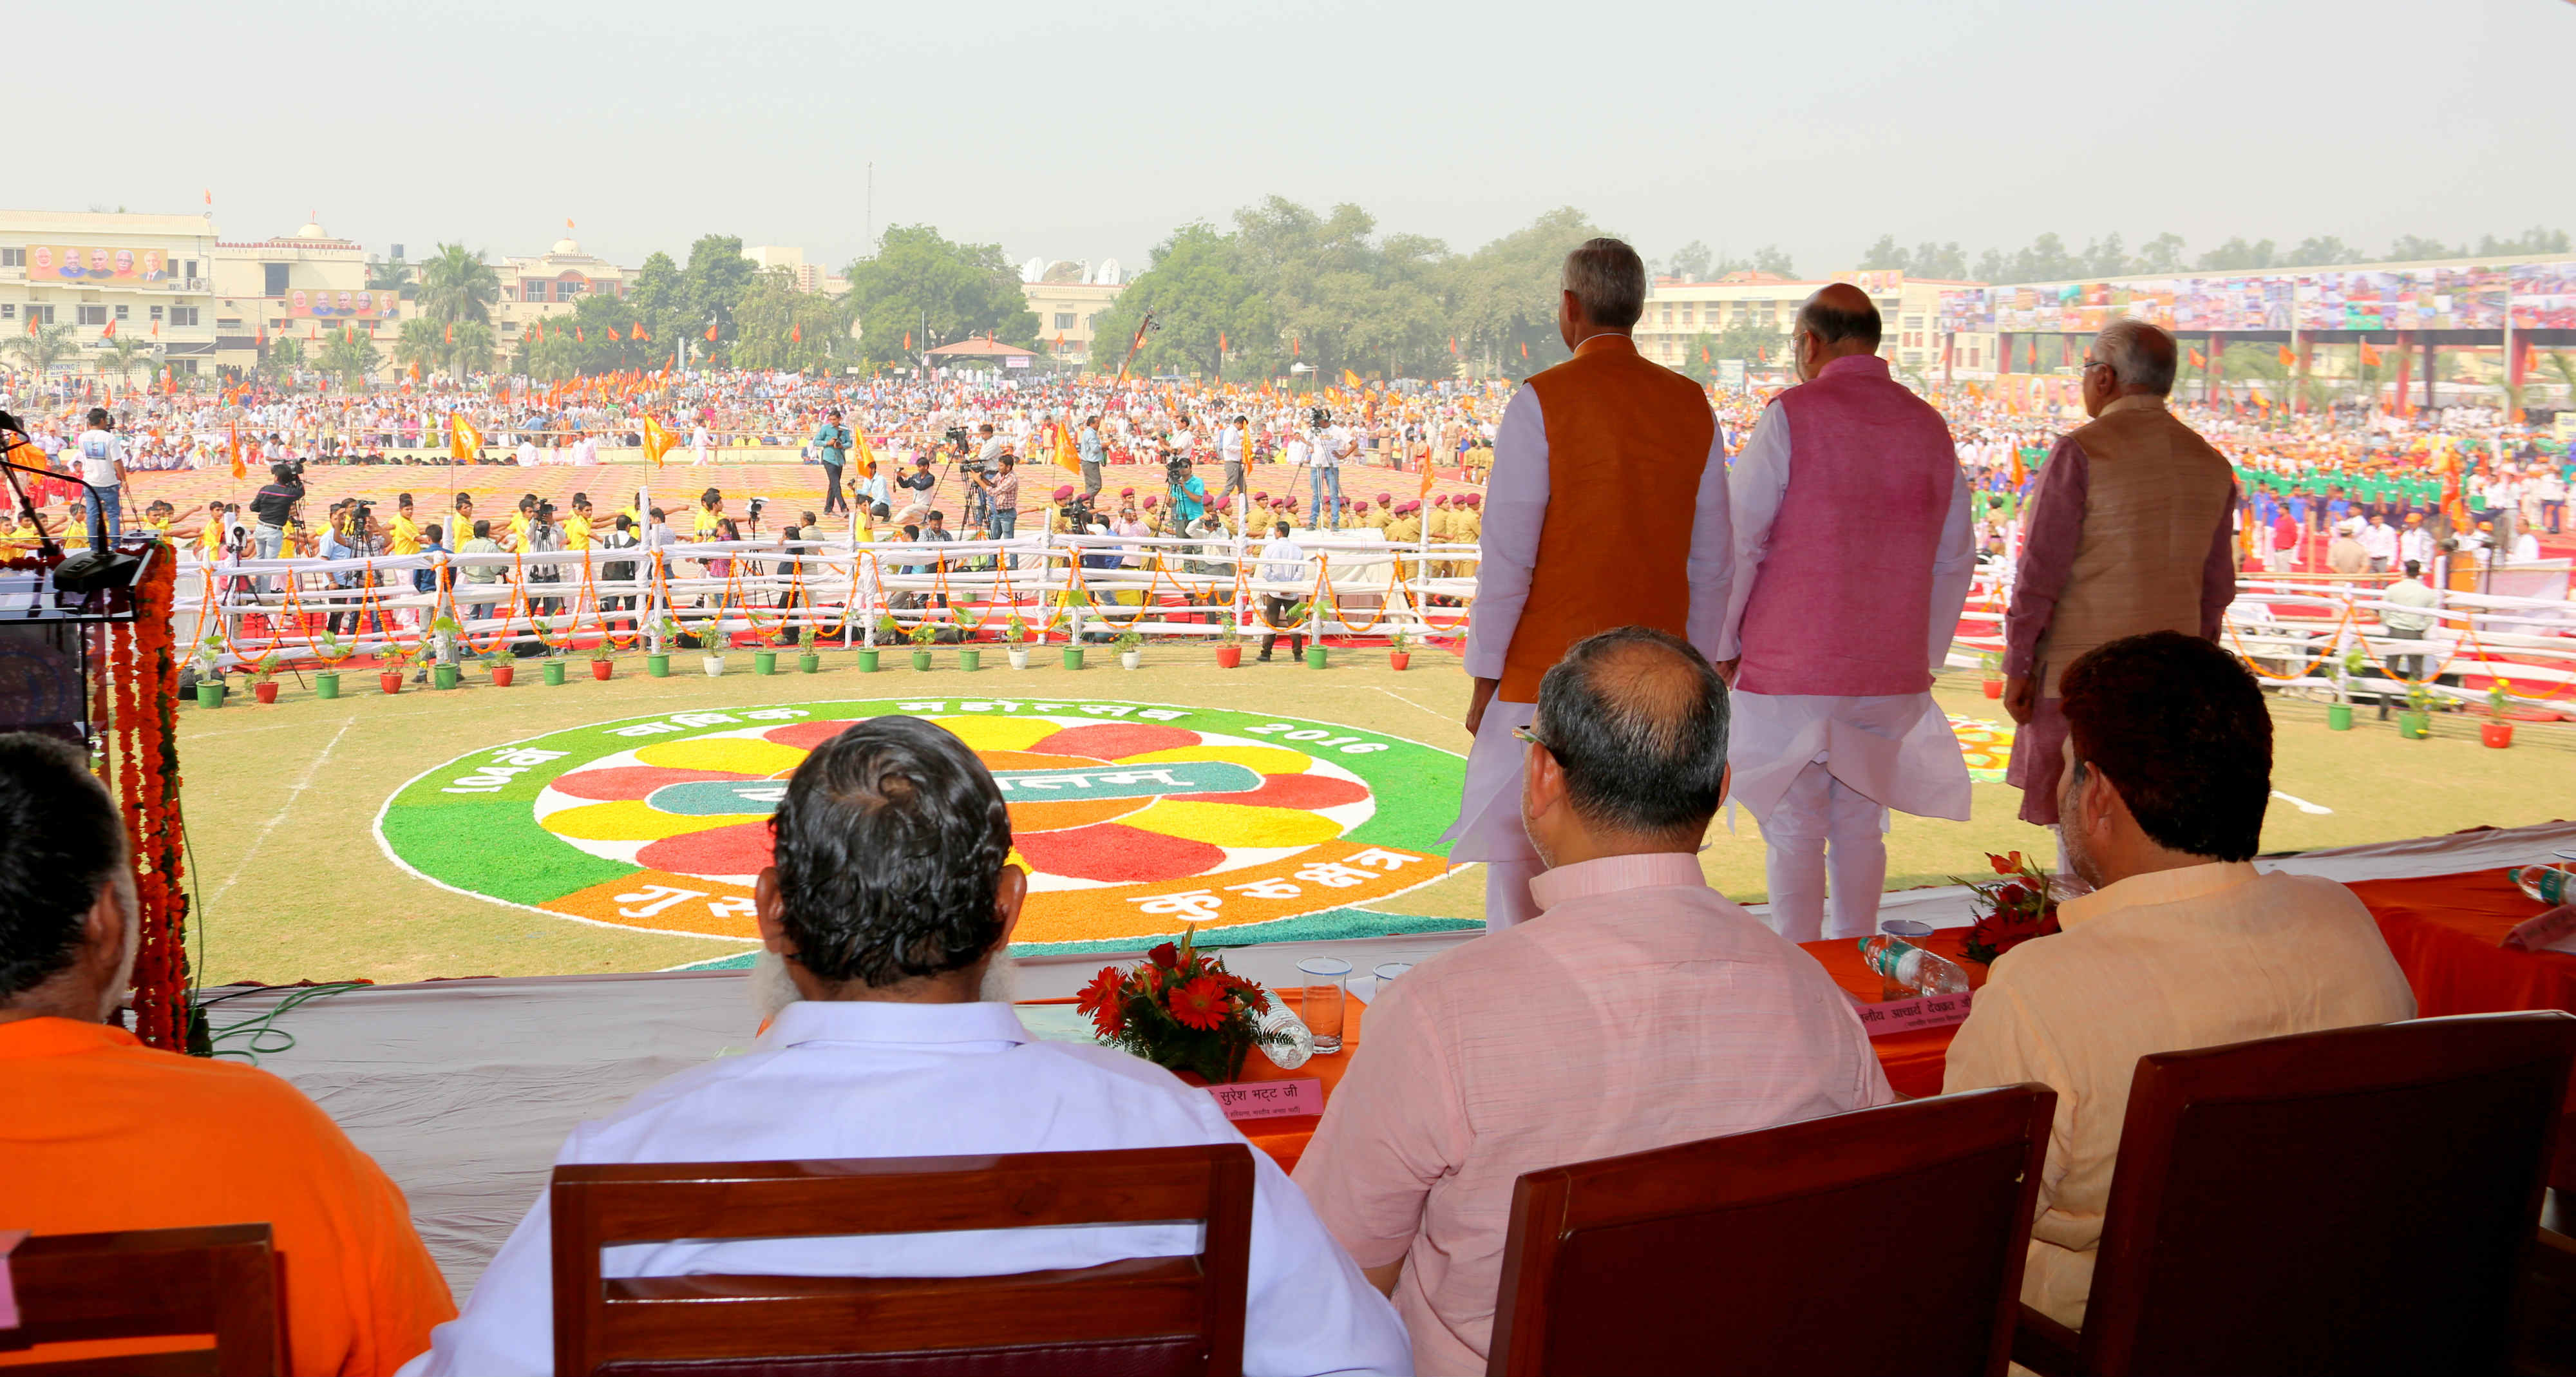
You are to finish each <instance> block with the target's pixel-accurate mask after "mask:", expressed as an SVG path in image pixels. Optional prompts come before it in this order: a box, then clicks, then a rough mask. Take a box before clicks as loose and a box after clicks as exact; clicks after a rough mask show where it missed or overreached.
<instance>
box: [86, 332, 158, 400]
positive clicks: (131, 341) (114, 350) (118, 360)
mask: <svg viewBox="0 0 2576 1377" xmlns="http://www.w3.org/2000/svg"><path fill="white" fill-rule="evenodd" d="M150 352H151V350H150V349H149V348H148V347H146V346H145V345H144V344H143V342H142V341H140V340H138V339H136V338H134V337H133V336H132V335H118V336H117V337H116V338H114V339H112V340H109V341H108V342H107V357H106V358H103V359H100V360H99V361H98V362H99V371H100V372H102V373H105V372H110V371H113V372H114V373H115V374H116V376H118V377H120V378H123V379H124V380H125V382H126V385H127V386H129V387H130V386H132V385H133V383H134V368H135V364H136V361H137V360H139V359H141V358H142V357H143V356H144V355H145V354H148V353H150Z"/></svg>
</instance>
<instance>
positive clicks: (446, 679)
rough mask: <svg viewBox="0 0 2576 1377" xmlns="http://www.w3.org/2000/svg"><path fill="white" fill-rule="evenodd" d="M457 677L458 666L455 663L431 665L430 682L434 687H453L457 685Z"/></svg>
mask: <svg viewBox="0 0 2576 1377" xmlns="http://www.w3.org/2000/svg"><path fill="white" fill-rule="evenodd" d="M456 679H457V674H456V666H454V665H431V666H430V667H429V682H430V684H431V686H432V687H435V688H443V689H451V688H454V687H456Z"/></svg>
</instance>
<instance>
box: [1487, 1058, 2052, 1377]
mask: <svg viewBox="0 0 2576 1377" xmlns="http://www.w3.org/2000/svg"><path fill="white" fill-rule="evenodd" d="M2056 1107H2057V1095H2056V1093H2055V1092H2054V1091H2051V1090H2049V1089H2048V1088H2047V1087H2045V1086H2038V1085H2019V1086H2005V1087H2001V1088H1998V1089H1993V1090H1978V1091H1972V1092H1969V1093H1967V1094H1962V1095H1945V1096H1942V1097H1939V1098H1936V1099H1927V1100H1916V1101H1912V1102H1910V1103H1906V1104H1899V1105H1891V1106H1887V1107H1884V1108H1879V1109H1865V1110H1859V1111H1856V1112H1853V1113H1849V1114H1837V1115H1832V1116H1829V1117H1826V1118H1822V1119H1811V1120H1808V1121H1806V1122H1803V1123H1796V1124H1789V1125H1785V1126H1783V1127H1780V1128H1772V1129H1765V1130H1762V1131H1760V1132H1757V1133H1741V1134H1735V1135H1732V1136H1729V1137H1724V1138H1711V1139H1707V1140H1705V1141H1702V1142H1696V1143H1684V1144H1682V1145H1680V1146H1677V1147H1668V1148H1659V1149H1656V1150H1654V1151H1652V1152H1641V1153H1635V1154H1632V1155H1630V1156H1625V1157H1611V1158H1605V1159H1603V1160H1600V1161H1596V1162H1583V1163H1578V1164H1576V1165H1573V1166H1567V1167H1557V1168H1554V1169H1551V1170H1548V1171H1538V1172H1531V1173H1529V1174H1528V1175H1526V1176H1523V1177H1522V1178H1521V1179H1520V1182H1519V1184H1518V1185H1517V1186H1515V1187H1514V1188H1513V1192H1512V1216H1511V1224H1510V1228H1509V1232H1508V1235H1507V1237H1508V1240H1509V1241H1508V1242H1507V1244H1506V1245H1505V1251H1504V1254H1503V1275H1502V1286H1501V1289H1500V1291H1499V1293H1498V1295H1497V1297H1496V1300H1495V1306H1494V1333H1493V1342H1492V1345H1491V1349H1490V1355H1489V1358H1488V1360H1487V1365H1486V1371H1487V1372H1488V1373H1490V1374H1492V1375H1493V1377H1537V1374H1541V1373H1544V1374H1548V1377H1577V1375H1578V1374H1584V1373H1640V1372H1702V1373H1780V1372H1832V1373H1840V1374H1855V1375H1856V1374H1866V1373H1902V1374H1915V1375H1917V1377H1920V1375H1923V1374H1934V1373H1985V1374H1993V1375H1994V1377H2000V1374H2001V1373H2002V1372H2003V1371H2004V1367H2005V1359H2006V1354H2007V1352H2008V1349H2009V1346H2010V1344H2011V1339H2012V1332H2013V1315H2014V1309H2015V1306H2016V1304H2017V1303H2018V1298H2019V1295H2020V1292H2021V1274H2022V1263H2023V1256H2024V1254H2025V1252H2026V1251H2027V1249H2028V1245H2029V1240H2030V1221H2031V1210H2032V1207H2033V1203H2034V1202H2035V1200H2036V1199H2037V1195H2038V1190H2039V1173H2040V1166H2041V1163H2042V1161H2043V1159H2044V1158H2045V1157H2046V1155H2047V1151H2048V1134H2049V1124H2050V1121H2051V1119H2052V1117H2053V1116H2054V1114H2055V1113H2056Z"/></svg>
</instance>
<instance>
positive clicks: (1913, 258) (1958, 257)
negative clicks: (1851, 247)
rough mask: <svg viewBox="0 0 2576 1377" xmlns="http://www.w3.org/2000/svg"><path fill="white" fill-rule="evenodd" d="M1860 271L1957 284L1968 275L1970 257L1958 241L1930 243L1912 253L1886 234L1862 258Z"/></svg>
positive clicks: (1919, 245)
mask: <svg viewBox="0 0 2576 1377" xmlns="http://www.w3.org/2000/svg"><path fill="white" fill-rule="evenodd" d="M1860 270H1861V271H1863V272H1887V271H1891V270H1892V271H1895V272H1901V273H1906V274H1908V275H1910V276H1914V277H1937V278H1949V279H1953V280H1956V279H1960V278H1964V277H1966V276H1967V275H1968V255H1967V251H1966V250H1964V249H1961V248H1960V247H1959V242H1958V241H1957V240H1955V239H1954V240H1951V241H1950V242H1949V243H1947V244H1939V243H1934V242H1933V241H1931V240H1928V239H1927V240H1925V241H1923V242H1922V243H1920V244H1917V245H1915V246H1914V247H1913V248H1912V249H1910V250H1908V249H1901V248H1898V247H1897V246H1896V236H1895V235H1893V234H1882V235H1880V236H1879V237H1878V242H1877V243H1875V244H1872V245H1870V246H1869V251H1868V252H1867V253H1864V254H1862V255H1861V259H1860Z"/></svg>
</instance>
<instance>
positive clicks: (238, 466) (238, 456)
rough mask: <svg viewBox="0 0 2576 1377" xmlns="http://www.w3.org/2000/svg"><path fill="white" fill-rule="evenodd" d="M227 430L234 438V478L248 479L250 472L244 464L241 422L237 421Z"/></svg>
mask: <svg viewBox="0 0 2576 1377" xmlns="http://www.w3.org/2000/svg"><path fill="white" fill-rule="evenodd" d="M227 429H228V430H229V431H230V432H231V436H232V442H231V443H232V452H233V477H235V478H247V477H249V476H250V470H249V469H248V468H245V467H244V466H243V464H242V453H241V422H240V421H239V420H238V419H236V420H235V421H233V422H232V424H231V425H230V426H229V427H227Z"/></svg>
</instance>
